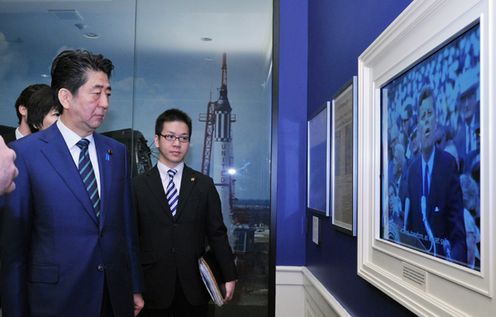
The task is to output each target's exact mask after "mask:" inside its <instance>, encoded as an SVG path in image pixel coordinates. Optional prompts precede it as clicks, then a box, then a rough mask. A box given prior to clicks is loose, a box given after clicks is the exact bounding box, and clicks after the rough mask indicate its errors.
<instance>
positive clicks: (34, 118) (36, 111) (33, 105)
mask: <svg viewBox="0 0 496 317" xmlns="http://www.w3.org/2000/svg"><path fill="white" fill-rule="evenodd" d="M28 108H29V113H28V125H29V129H30V130H31V132H33V133H34V132H37V131H40V130H45V129H46V128H48V127H49V126H51V125H52V124H54V123H55V122H56V121H57V120H58V118H59V116H60V113H61V112H62V106H61V105H60V104H59V103H56V102H55V100H54V99H53V94H52V89H51V88H50V87H49V86H46V87H42V88H41V89H39V90H38V91H35V92H34V93H33V94H32V95H31V97H30V98H29V100H28Z"/></svg>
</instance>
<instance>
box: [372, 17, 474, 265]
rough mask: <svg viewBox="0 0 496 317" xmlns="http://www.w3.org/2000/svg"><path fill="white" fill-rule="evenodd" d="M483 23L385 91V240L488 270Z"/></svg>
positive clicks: (455, 38)
mask: <svg viewBox="0 0 496 317" xmlns="http://www.w3.org/2000/svg"><path fill="white" fill-rule="evenodd" d="M479 75H480V24H479V23H478V22H475V23H474V24H473V25H470V26H468V27H467V28H466V29H463V30H461V31H460V32H458V33H457V34H455V35H454V36H453V37H452V38H450V39H449V40H448V41H447V42H445V43H443V44H442V45H441V46H439V47H437V48H435V49H434V50H433V51H432V52H430V53H429V54H428V55H427V56H425V57H424V58H423V59H421V60H419V61H418V62H416V63H415V64H414V65H413V66H412V67H410V68H409V69H407V70H406V71H405V72H403V73H401V74H400V75H398V76H397V77H395V78H393V79H392V80H390V81H389V82H387V83H385V84H384V85H383V86H382V87H381V89H380V93H381V102H380V103H381V113H382V115H381V120H382V122H381V125H382V127H381V154H382V160H381V199H382V204H381V238H383V239H386V240H388V241H391V242H393V243H398V244H401V245H403V246H406V247H409V248H413V249H415V250H418V251H421V252H424V253H426V254H429V255H432V256H435V257H438V258H441V259H444V260H446V261H450V262H453V263H457V264H459V265H462V266H466V267H469V268H471V269H474V270H480V252H479V247H480V243H481V241H480V194H479V192H480V79H479Z"/></svg>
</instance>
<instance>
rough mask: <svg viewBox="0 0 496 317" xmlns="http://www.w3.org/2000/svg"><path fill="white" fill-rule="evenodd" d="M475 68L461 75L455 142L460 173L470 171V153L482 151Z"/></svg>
mask: <svg viewBox="0 0 496 317" xmlns="http://www.w3.org/2000/svg"><path fill="white" fill-rule="evenodd" d="M477 78H478V75H477V72H476V70H475V69H472V70H467V71H465V72H464V73H462V74H461V75H460V78H459V83H460V95H459V97H458V104H457V108H458V109H459V113H460V118H459V122H458V131H457V133H456V135H455V136H454V139H453V140H454V142H455V145H456V149H457V152H458V158H459V168H460V173H469V172H470V168H471V166H470V165H471V163H472V162H470V161H468V160H467V156H468V155H469V153H471V152H473V151H480V149H479V148H478V145H479V144H478V140H477V138H478V134H477V133H476V131H477V130H478V129H479V128H480V110H479V108H480V106H479V101H478V99H477V80H476V79H477Z"/></svg>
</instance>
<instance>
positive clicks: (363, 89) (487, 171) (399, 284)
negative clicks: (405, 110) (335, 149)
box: [358, 0, 496, 317]
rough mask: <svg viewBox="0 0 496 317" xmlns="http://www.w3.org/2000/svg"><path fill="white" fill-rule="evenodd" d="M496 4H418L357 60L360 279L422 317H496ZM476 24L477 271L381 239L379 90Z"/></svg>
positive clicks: (426, 0)
mask: <svg viewBox="0 0 496 317" xmlns="http://www.w3.org/2000/svg"><path fill="white" fill-rule="evenodd" d="M495 19H496V4H495V3H494V1H492V0H450V1H447V0H417V1H413V2H412V3H411V4H410V5H409V6H408V7H407V8H406V9H405V10H404V11H403V12H402V13H401V14H400V15H399V16H398V18H397V19H396V20H395V21H394V22H393V23H392V24H391V25H390V26H389V27H388V28H387V29H386V30H385V31H384V32H383V33H382V34H381V35H380V36H379V37H378V38H377V39H376V40H375V41H374V42H373V43H372V44H371V45H370V46H369V47H368V48H367V49H366V50H365V51H364V52H363V53H362V54H361V55H360V57H359V60H358V79H359V84H358V86H359V89H358V91H359V109H358V118H359V124H358V144H359V149H360V155H359V158H358V275H359V276H361V277H362V278H364V279H365V280H367V281H368V282H370V283H371V284H372V285H374V286H376V287H377V288H379V289H380V290H381V291H383V292H384V293H385V294H387V295H389V296H391V297H392V298H393V299H395V300H396V301H398V302H399V303H400V304H402V305H404V306H405V307H407V308H408V309H409V310H411V311H412V312H414V313H415V314H417V315H420V316H481V317H483V316H488V317H489V316H494V312H496V299H495V283H496V256H495V254H496V252H495V251H494V250H496V241H495V235H494V232H495V230H496V216H495V215H494V210H496V205H495V203H496V202H495V200H494V199H493V197H494V192H495V191H496V187H495V185H496V184H495V183H494V181H493V180H495V179H496V169H495V168H496V165H495V164H496V163H495V161H496V147H495V144H496V143H495V142H494V138H495V136H496V130H495V129H494V128H493V127H494V125H495V123H496V111H495V110H496V102H495V101H496V90H495V89H494V87H496V82H495V77H496V63H495V61H496V56H495V52H496V45H495V39H496V20H495ZM474 23H478V24H479V26H480V87H479V91H480V96H479V98H480V169H481V171H480V219H481V222H480V241H481V243H480V259H481V261H480V270H474V269H471V268H468V267H465V266H463V265H459V264H457V263H453V262H450V261H446V260H445V259H442V258H439V257H435V256H432V255H429V254H426V253H425V252H419V251H417V250H415V249H412V248H408V247H405V246H402V245H399V244H395V243H391V242H390V241H387V240H385V239H382V238H381V206H382V199H383V198H382V197H381V177H382V176H383V175H382V174H381V173H382V171H381V164H382V162H383V155H385V153H384V149H383V148H381V144H382V140H381V132H383V131H382V127H381V122H382V117H381V116H382V115H383V113H382V110H381V88H382V87H384V85H386V84H387V83H388V82H390V81H391V80H392V79H394V78H396V77H398V76H399V75H401V74H402V73H404V72H406V71H407V70H408V69H410V68H411V67H413V65H415V64H416V63H418V62H419V61H421V60H423V59H425V58H426V56H429V54H432V53H433V52H435V51H436V49H438V48H439V47H441V46H442V45H444V44H445V43H446V42H447V41H449V40H450V39H452V38H453V37H455V36H456V35H457V34H460V32H462V31H463V30H465V29H467V28H468V27H470V26H471V25H473V24H474Z"/></svg>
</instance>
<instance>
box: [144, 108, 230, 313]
mask: <svg viewBox="0 0 496 317" xmlns="http://www.w3.org/2000/svg"><path fill="white" fill-rule="evenodd" d="M190 138H191V118H190V117H189V116H188V115H187V114H186V113H184V112H182V111H180V110H177V109H169V110H167V111H165V112H164V113H162V114H161V115H160V116H159V117H158V118H157V121H156V124H155V138H154V142H155V146H156V147H157V148H158V150H159V160H158V162H157V165H156V166H155V167H154V168H153V169H151V170H150V171H149V172H147V173H145V174H142V175H140V176H138V177H137V178H136V179H135V181H134V200H135V207H136V211H137V217H138V235H139V243H140V249H141V263H142V268H143V273H144V277H145V293H144V295H143V296H144V299H145V301H146V307H145V309H144V310H143V311H142V313H141V314H140V316H160V317H164V316H174V317H178V316H184V317H191V316H206V315H207V311H208V300H209V295H208V292H207V290H206V288H205V286H204V285H203V282H202V279H201V276H200V272H199V270H198V258H199V257H200V256H202V254H203V253H204V251H205V246H206V241H207V243H208V245H209V246H210V248H211V249H212V250H213V252H214V254H215V257H216V259H217V262H218V263H219V266H220V270H221V272H222V274H223V277H224V280H225V281H226V283H225V289H226V294H225V298H224V300H226V301H228V300H230V299H231V298H232V296H233V294H234V288H235V284H236V281H235V280H236V278H237V274H236V268H235V264H234V259H233V254H232V251H231V247H230V246H229V242H228V239H227V230H226V227H225V225H224V222H223V220H222V212H221V202H220V198H219V194H218V193H217V190H216V188H215V185H214V183H213V180H212V179H211V178H210V177H208V176H206V175H203V174H201V173H200V172H198V171H195V170H193V169H191V168H189V167H188V166H186V165H185V164H184V158H185V157H186V154H187V153H188V149H189V141H190Z"/></svg>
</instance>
